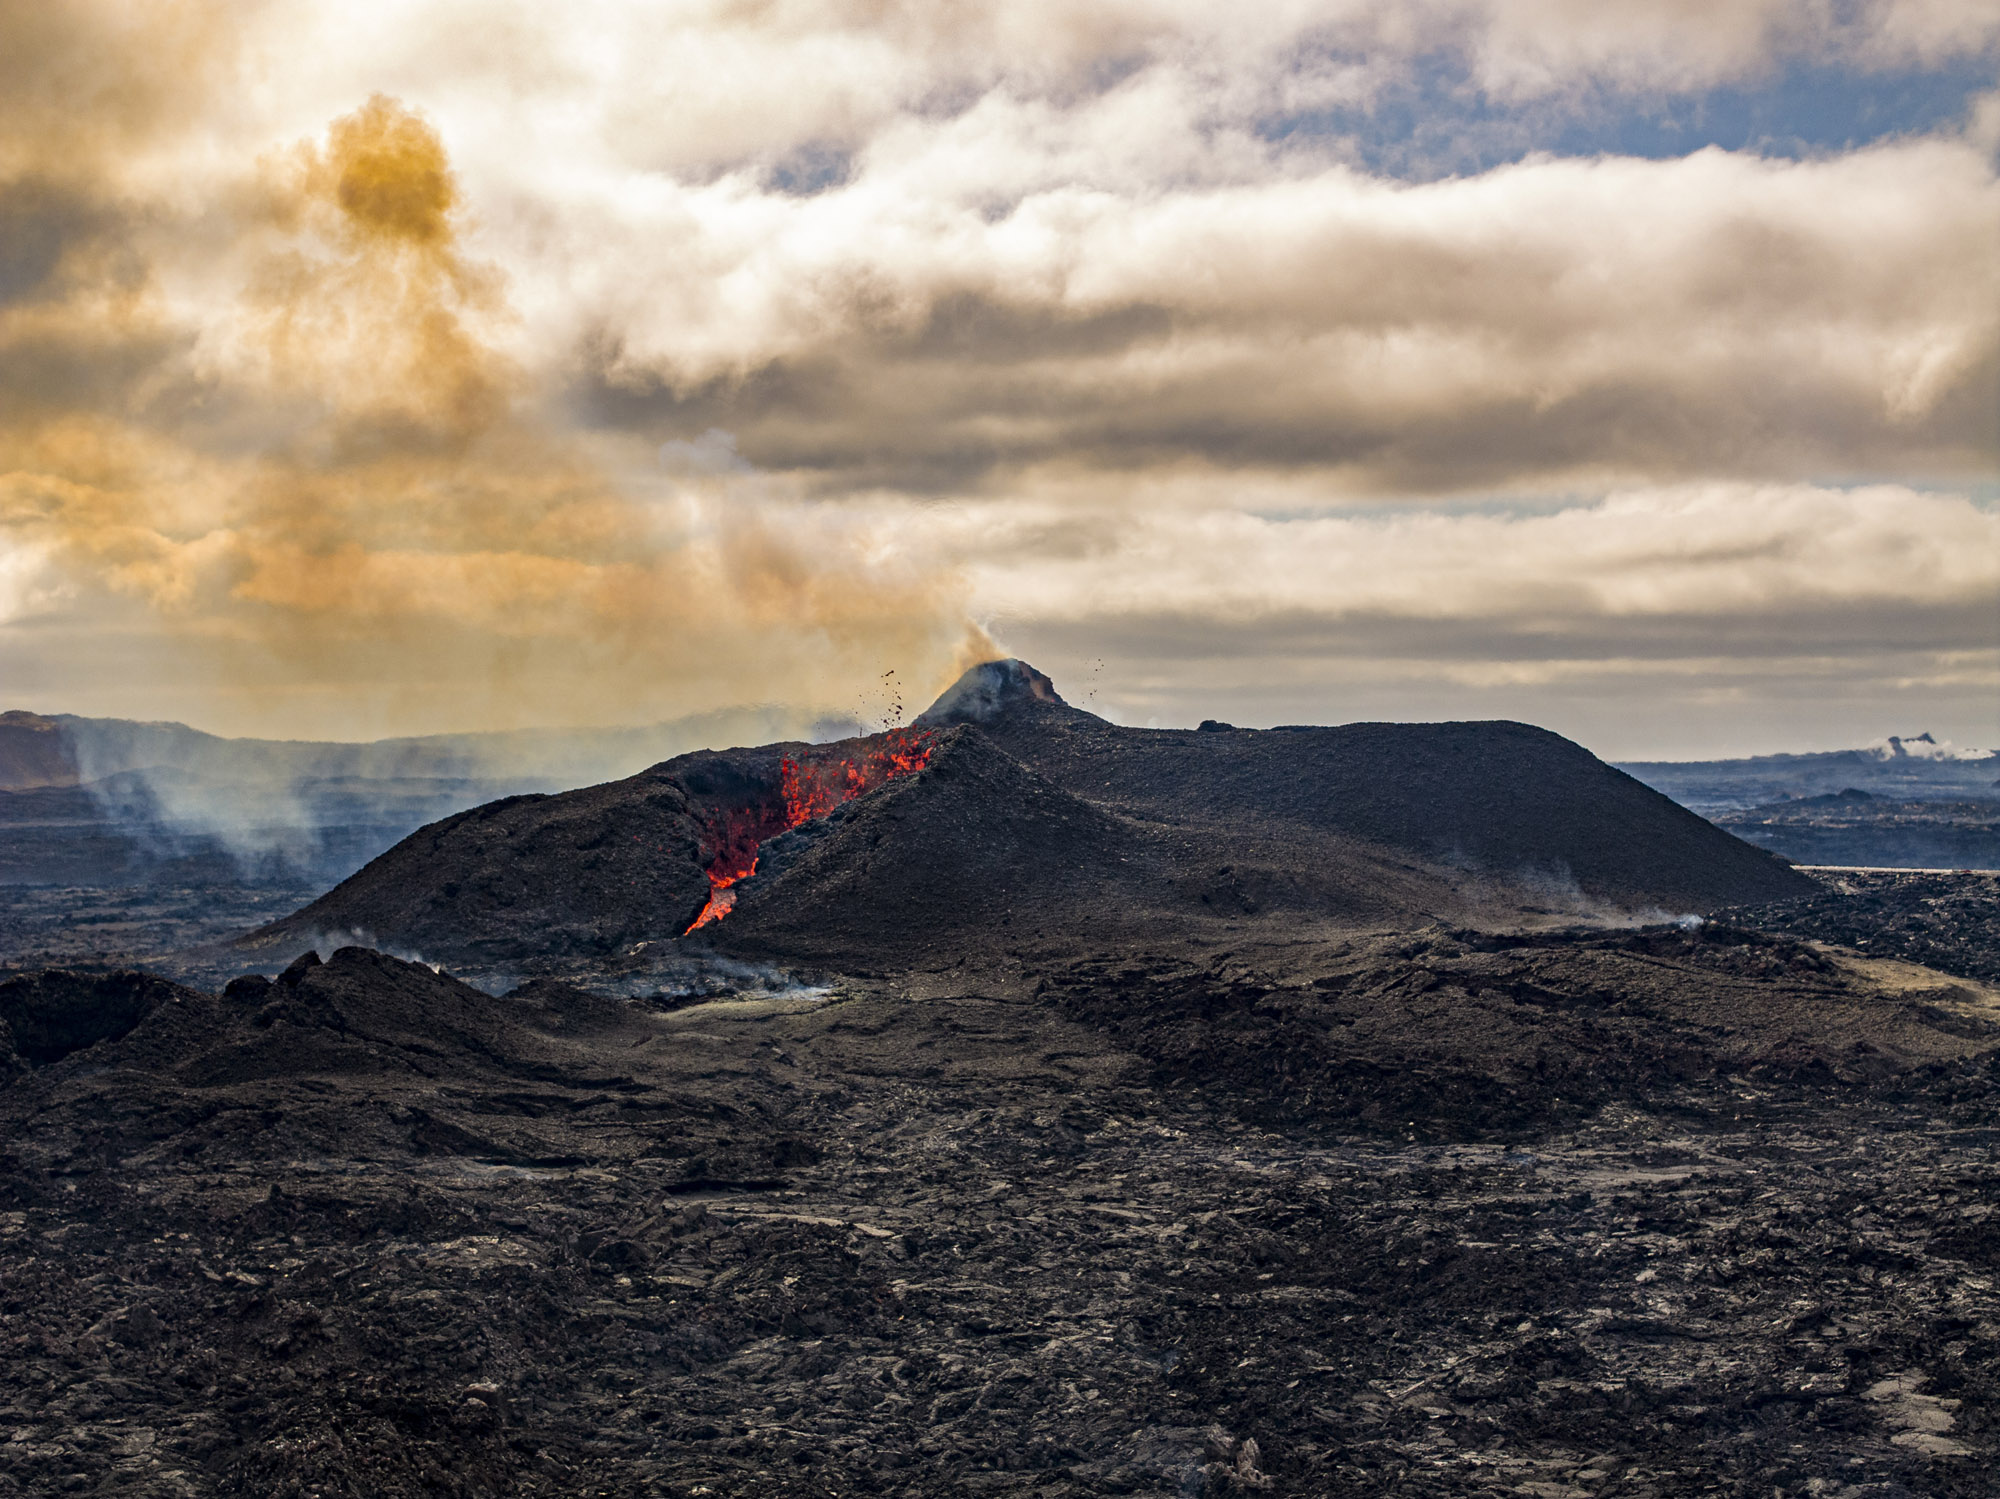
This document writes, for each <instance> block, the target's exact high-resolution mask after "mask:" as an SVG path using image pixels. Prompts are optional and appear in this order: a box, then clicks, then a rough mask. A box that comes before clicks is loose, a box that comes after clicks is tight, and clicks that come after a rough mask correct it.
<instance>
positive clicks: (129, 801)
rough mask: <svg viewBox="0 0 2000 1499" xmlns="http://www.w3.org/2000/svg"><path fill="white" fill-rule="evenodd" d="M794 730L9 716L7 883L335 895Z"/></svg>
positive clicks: (1, 833) (1, 779)
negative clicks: (279, 735)
mask: <svg viewBox="0 0 2000 1499" xmlns="http://www.w3.org/2000/svg"><path fill="white" fill-rule="evenodd" d="M791 723H792V716H791V715H790V714H788V713H786V712H785V711H783V710H780V709H776V708H750V709H741V710H734V711H725V712H718V713H709V714H703V715H699V716H696V717H690V718H683V719H677V720H673V721H670V722H666V723H658V724H648V725H643V726H639V727H633V728H612V729H529V730H519V731H514V732H507V733H489V734H448V735H434V736H429V737H421V738H405V739H380V740H375V741H372V742H368V743H340V742H333V741H312V740H277V739H230V738H225V737H223V736H220V735H216V734H208V733H204V732H202V731H201V730H199V729H193V728H190V727H188V726H187V725H186V724H180V723H145V722H138V721H135V720H130V719H115V718H81V717H77V716H74V715H71V714H40V713H31V712H25V711H20V710H16V711H13V712H8V713H4V714H0V884H15V885H18V884H51V885H53V884H67V885H104V884H145V883H155V882H158V881H161V880H174V881H185V880H189V879H197V880H208V879H229V878H244V877H247V878H252V879H269V880H279V881H283V882H286V883H292V882H299V881H303V882H307V883H313V884H319V885H329V884H332V883H334V882H336V881H338V880H340V879H343V878H345V877H346V876H347V875H349V874H351V873H353V872H354V871H355V870H356V869H358V868H360V867H361V866H362V865H363V864H365V863H367V862H368V860H370V859H372V858H373V857H374V856H375V855H377V854H379V853H381V852H382V851H383V850H384V849H386V848H389V847H391V846H392V845H393V844H395V843H396V842H397V841H398V840H400V839H401V838H403V837H405V836H407V835H408V834H409V833H411V832H413V831H415V830H416V829H417V828H419V827H422V826H423V825H425V824H426V823H430V822H434V821H436V820H437V819H438V818H441V817H446V816H449V815H450V814H452V813H454V812H458V811H462V810H464V809H465V808H468V807H473V806H478V805H480V804H482V803H486V802H490V801H493V800H494V799H496V798H499V797H505V796H512V795H521V794H526V793H532V792H550V791H563V790H568V789H569V788H571V787H575V786H581V785H590V784H593V783H598V782H603V781H610V780H615V779H618V778H619V777H622V776H627V775H630V774H631V773H632V772H633V771H635V770H638V769H640V768H642V767H644V766H647V765H651V764H654V763H656V762H657V761H660V760H663V759H666V758H667V757H669V756H671V755H674V754H678V753H682V752H684V751H686V750H689V749H692V748H696V747H700V746H706V745H710V744H728V743H731V742H736V743H741V742H745V741H749V742H756V741H760V740H765V739H769V738H773V737H776V736H778V735H780V734H782V733H784V732H785V731H786V729H787V728H788V727H789V726H790V725H791ZM846 728H847V726H845V725H843V726H841V730H842V731H845V730H846Z"/></svg>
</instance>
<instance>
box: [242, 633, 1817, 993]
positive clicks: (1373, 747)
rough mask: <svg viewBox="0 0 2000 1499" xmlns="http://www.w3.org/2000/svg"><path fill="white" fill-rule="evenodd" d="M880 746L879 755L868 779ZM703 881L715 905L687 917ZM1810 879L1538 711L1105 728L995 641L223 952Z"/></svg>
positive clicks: (417, 866)
mask: <svg viewBox="0 0 2000 1499" xmlns="http://www.w3.org/2000/svg"><path fill="white" fill-rule="evenodd" d="M893 756H902V757H903V759H902V762H901V765H900V768H899V769H897V770H896V772H895V773H894V774H893V776H891V777H889V778H885V779H884V778H875V777H873V776H872V775H871V774H866V773H864V767H869V766H875V765H880V764H882V763H884V762H885V759H887V758H889V757H893ZM840 787H845V788H846V790H847V795H846V796H844V797H843V796H841V795H838V794H834V795H831V796H830V797H829V798H828V799H827V800H825V801H824V802H819V801H815V800H814V799H813V797H812V796H811V795H810V793H812V792H813V791H814V789H815V788H818V789H825V788H840ZM809 802H810V803H811V805H810V806H807V803H809ZM739 831H740V832H745V833H747V835H748V836H746V837H741V838H739V837H737V836H736V834H737V833H738V832H739ZM723 873H727V874H728V876H729V878H728V879H727V880H726V881H725V880H722V879H718V878H717V876H718V875H719V874H723ZM711 883H712V884H713V892H722V891H725V890H726V891H727V892H728V894H729V898H730V901H731V902H733V909H731V910H729V911H728V913H727V914H726V915H725V916H724V917H722V918H721V919H718V920H715V921H713V922H712V924H706V925H697V924H696V923H697V917H698V916H699V917H700V918H702V919H703V921H706V920H707V918H708V917H709V914H710V913H709V911H708V909H707V908H706V906H707V903H710V902H711V901H712V899H713V892H712V891H711V890H710V889H708V888H705V887H707V886H709V885H710V884H711ZM1813 888H1814V887H1813V885H1812V883H1811V882H1810V881H1809V880H1807V879H1806V878H1805V877H1804V876H1802V875H1799V874H1797V873H1796V872H1794V871H1793V870H1791V869H1789V868H1787V867H1786V866H1785V865H1784V864H1783V863H1782V862H1780V861H1779V860H1777V859H1774V858H1772V857H1771V856H1770V855H1769V854H1766V853H1764V852H1762V851H1761V850H1758V849H1756V848H1753V847H1751V846H1750V845H1748V844H1746V843H1743V842H1741V841H1739V840H1737V839H1735V838H1732V837H1730V836H1729V835H1728V834H1726V833H1724V832H1721V831H1720V830H1718V829H1716V828H1715V827H1713V826H1711V825H1710V824H1708V823H1706V822H1704V821H1702V820H1701V819H1700V818H1699V817H1696V816H1694V815H1693V814H1692V813H1690V812H1688V811H1686V810H1685V809H1683V808H1681V807H1678V806H1676V805H1674V803H1673V802H1671V801H1670V800H1668V799H1667V798H1666V797H1664V796H1662V795H1660V794H1659V793H1657V792H1655V791H1652V790H1650V789H1648V788H1647V787H1645V786H1643V785H1641V784H1639V783H1638V782H1637V781H1635V780H1633V779H1632V778H1631V777H1630V776H1627V775H1624V774H1622V773H1621V772H1619V771H1617V770H1614V769H1613V768H1612V767H1610V766H1608V765H1606V764H1604V763H1603V762H1602V761H1600V760H1598V759H1597V758H1596V757H1595V756H1593V755H1591V754H1590V753H1589V752H1588V751H1587V750H1584V749H1582V748H1581V747H1579V746H1578V745H1575V744H1572V743H1570V742H1569V741H1568V740H1566V739H1563V738H1562V737H1560V736H1559V735H1556V734H1552V733H1550V732H1548V731H1547V730H1545V729H1537V728H1534V727H1531V726H1530V725H1527V724H1516V723H1449V724H1349V725H1346V726H1344V727H1339V728H1312V729H1299V730H1284V729H1266V730H1228V731H1221V732H1215V731H1210V732H1203V731H1199V730H1193V731H1190V730H1168V729H1129V728H1121V727H1119V726H1118V725H1115V724H1111V723H1108V722H1106V721H1105V720H1103V719H1101V718H1098V717H1096V716H1094V715H1092V714H1089V713H1085V712H1082V711H1080V710H1078V709H1075V708H1072V707H1070V706H1068V705H1067V704H1065V703H1064V702H1063V701H1062V699H1061V698H1060V696H1058V695H1057V694H1056V692H1055V689H1054V686H1053V684H1052V683H1050V682H1049V680H1048V678H1046V677H1044V676H1043V675H1042V674H1041V673H1039V672H1037V671H1035V670H1034V669H1033V668H1032V667H1029V666H1027V665H1025V664H1024V663H1021V662H1014V661H1007V662H992V663H987V664H986V665H984V666H981V667H975V668H974V669H973V671H972V672H971V673H968V676H967V678H966V679H965V680H963V681H961V682H960V683H959V684H958V685H957V686H956V687H954V688H953V689H952V690H951V691H950V692H948V693H946V694H945V696H944V697H943V698H941V699H940V700H939V702H938V703H937V704H936V705H934V706H933V707H932V708H931V710H930V711H929V712H927V713H926V714H924V715H923V716H922V717H921V718H919V719H918V720H917V725H916V728H915V730H914V731H912V734H911V735H910V736H898V735H883V736H876V737H875V738H873V739H870V740H855V741H846V742H842V743H838V744H833V745H824V746H818V747H813V746H807V745H803V744H796V743H794V744H774V745H764V746H759V747H756V748H753V749H744V750H731V751H726V752H721V753H699V754H691V755H685V756H681V757H679V758H677V759H674V760H670V761H667V762H665V763H663V764H660V765H655V766H653V767H651V768H650V769H648V770H646V771H644V772H642V773H641V774H639V775H636V776H633V777H630V778H629V779H627V780H624V781H620V782H615V783H612V784H610V785H605V786H597V787H591V788H588V789H586V790H583V791H575V792H570V793H567V794H565V795H561V796H547V797H533V798H517V799H511V800H507V801H502V802H496V803H494V804H493V805H491V806H487V807H481V808H477V809H475V810H473V811H470V812H466V813H462V814H460V815H458V816H456V817H453V818H450V819H447V820H445V821H443V822H439V823H436V824H433V825H432V826H430V827H427V828H424V829H421V830H420V831H418V832H416V833H414V834H412V835H411V836H410V837H409V838H407V839H405V840H404V841H403V842H402V843H400V844H398V845H397V846H396V847H395V848H393V849H391V850H390V851H389V852H387V853H386V854H384V855H383V856H382V857H381V858H379V859H377V860H375V861H374V862H373V863H371V864H370V865H369V866H368V867H366V868H365V869H362V870H361V871H359V872H358V873H357V874H355V875H354V876H353V877H352V878H350V879H348V880H347V881H345V882H344V883H343V884H341V885H340V886H338V887H337V888H335V889H333V890H331V891H329V892H327V894H326V895H324V896H322V897H321V898H320V899H318V900H316V901H314V902H312V903H311V904H310V905H308V906H306V907H304V908H303V909H301V910H300V911H298V912H296V913H294V914H293V915H291V916H288V917H285V918H283V919H281V920H280V921H277V922H274V923H271V924H270V925H269V926H267V927H265V928H262V929H260V930H259V931H258V932H256V933H254V934H251V935H250V936H248V937H247V938H245V939H244V940H243V943H242V944H241V945H242V947H243V949H244V950H245V951H247V952H252V953H260V954H269V955H270V956H271V957H273V958H276V957H289V956H291V955H292V954H293V953H295V952H297V951H298V950H299V949H300V947H301V946H311V945H315V944H317V943H320V942H323V941H328V940H336V938H335V937H334V936H333V935H330V934H366V940H368V941H370V942H372V943H375V944H377V945H382V944H387V945H389V946H392V947H396V948H400V949H403V950H406V951H418V952H421V953H422V955H423V956H424V957H425V958H426V959H429V960H431V961H445V962H451V963H454V964H463V963H474V964H495V963H499V964H508V963H515V962H525V961H531V960H534V959H537V958H546V957H564V958H569V957H578V956H585V955H591V956H608V955H611V954H613V953H615V952H617V951H619V950H621V949H627V948H630V947H632V946H633V945H634V944H639V943H647V944H650V943H654V942H669V943H671V942H673V941H675V940H677V939H680V938H682V937H683V935H684V934H687V940H689V941H690V942H692V943H694V944H696V945H697V946H699V947H700V948H702V949H704V950H708V949H716V950H720V951H721V952H724V953H729V954H734V955H738V956H745V957H753V958H763V957H780V958H785V959H788V960H805V961H809V962H837V963H848V964H852V963H861V964H864V965H866V964H869V963H872V962H876V961H890V960H892V959H893V960H902V959H907V958H909V957H911V956H912V955H915V954H922V955H924V956H925V957H926V959H927V960H928V959H931V958H935V959H936V960H939V961H948V960H950V959H952V958H953V957H954V956H955V955H961V954H965V953H971V952H981V951H983V952H991V951H994V950H996V949H1001V948H1004V947H1005V946H1007V945H1009V944H1012V943H1017V942H1027V943H1048V944H1057V945H1060V944H1063V943H1072V944H1074V943H1085V944H1092V945H1099V946H1101V945H1102V944H1103V943H1104V942H1106V941H1108V940H1115V939H1116V937H1117V936H1118V935H1119V934H1123V935H1126V936H1131V937H1134V938H1137V937H1148V938H1157V937H1159V936H1161V935H1162V934H1171V936H1172V938H1173V939H1174V940H1179V939H1180V938H1182V937H1185V936H1187V935H1189V934H1192V933H1208V934H1210V935H1211V937H1212V938H1213V939H1216V940H1235V939H1234V938H1231V937H1228V936H1227V935H1226V934H1228V933H1231V932H1235V931H1237V930H1239V929H1241V928H1243V927H1244V926H1245V925H1246V924H1249V925H1255V926H1257V927H1258V928H1259V929H1262V930H1266V931H1272V930H1284V931H1288V932H1289V931H1297V930H1301V929H1303V926H1304V924H1313V925H1320V926H1326V925H1331V926H1335V927H1339V928H1342V929H1353V930H1365V929H1372V930H1379V929H1382V928H1385V927H1386V928H1392V929H1393V928H1397V927H1404V926H1409V925H1412V924H1422V923H1424V922H1427V921H1431V920H1436V919H1440V918H1448V919H1453V920H1479V919H1486V918H1490V919H1493V920H1496V921H1498V922H1500V923H1502V924H1511V923H1515V922H1520V921H1524V920H1526V921H1535V920H1543V919H1548V918H1555V919H1559V920H1577V919H1583V918H1587V917H1590V916H1593V915H1624V914H1628V913H1629V914H1635V915H1642V916H1644V917H1646V918H1647V919H1652V920H1663V919H1665V918H1666V917H1668V916H1669V915H1673V914H1679V913H1687V912H1700V911H1708V910H1713V909H1716V908H1718V907H1721V906H1725V905H1735V904H1741V903H1747V902H1755V901H1764V900H1774V899H1784V898H1787V897H1792V896H1800V895H1804V894H1807V893H1810V891H1811V890H1812V889H1813ZM348 940H358V938H349V939H348Z"/></svg>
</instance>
